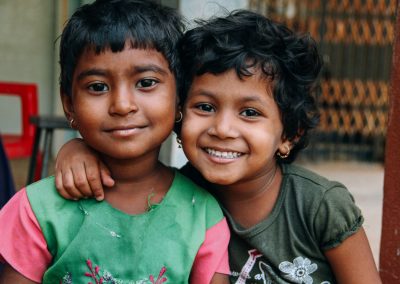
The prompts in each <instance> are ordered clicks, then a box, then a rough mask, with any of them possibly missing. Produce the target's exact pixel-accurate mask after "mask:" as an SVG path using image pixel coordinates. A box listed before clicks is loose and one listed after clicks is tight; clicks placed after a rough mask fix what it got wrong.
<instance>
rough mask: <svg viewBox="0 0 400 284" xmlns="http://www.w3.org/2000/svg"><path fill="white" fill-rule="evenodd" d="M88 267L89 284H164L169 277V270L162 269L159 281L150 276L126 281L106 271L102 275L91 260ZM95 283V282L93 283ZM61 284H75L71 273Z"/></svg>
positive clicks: (87, 264) (98, 267)
mask: <svg viewBox="0 0 400 284" xmlns="http://www.w3.org/2000/svg"><path fill="white" fill-rule="evenodd" d="M86 266H87V267H88V268H89V272H85V274H84V275H85V277H88V278H90V280H91V281H90V282H88V283H87V284H163V283H165V282H167V280H168V279H167V277H165V276H164V274H165V272H166V271H167V269H166V268H165V267H162V268H161V270H160V272H159V274H158V276H157V279H156V278H154V276H153V275H150V276H149V278H148V279H141V280H128V281H126V280H125V281H124V280H121V279H118V278H114V276H113V275H112V274H111V272H109V271H107V270H104V271H103V272H102V273H101V270H100V266H98V265H93V263H92V261H91V260H90V259H88V260H86ZM93 281H94V282H93ZM60 284H73V279H72V275H71V273H69V272H68V273H67V274H65V276H64V277H63V278H62V279H61V280H60Z"/></svg>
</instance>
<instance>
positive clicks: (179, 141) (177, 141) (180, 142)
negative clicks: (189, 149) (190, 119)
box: [176, 136, 182, 148]
mask: <svg viewBox="0 0 400 284" xmlns="http://www.w3.org/2000/svg"><path fill="white" fill-rule="evenodd" d="M176 143H178V148H182V140H181V138H179V137H178V136H176Z"/></svg>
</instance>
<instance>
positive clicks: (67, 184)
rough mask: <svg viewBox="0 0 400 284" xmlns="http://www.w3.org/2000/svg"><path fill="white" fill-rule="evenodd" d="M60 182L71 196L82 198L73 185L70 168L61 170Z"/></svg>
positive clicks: (76, 198) (75, 198)
mask: <svg viewBox="0 0 400 284" xmlns="http://www.w3.org/2000/svg"><path fill="white" fill-rule="evenodd" d="M62 183H63V185H64V188H65V190H66V191H67V193H68V194H69V195H70V196H72V197H73V199H74V200H78V199H82V198H84V196H83V195H82V193H81V192H80V191H79V190H78V188H77V187H76V186H75V182H74V176H73V173H72V170H71V169H68V170H66V171H63V176H62Z"/></svg>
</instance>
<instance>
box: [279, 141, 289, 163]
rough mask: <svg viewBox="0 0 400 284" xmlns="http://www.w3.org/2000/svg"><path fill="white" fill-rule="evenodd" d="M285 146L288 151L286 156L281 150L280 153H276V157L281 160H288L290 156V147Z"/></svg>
mask: <svg viewBox="0 0 400 284" xmlns="http://www.w3.org/2000/svg"><path fill="white" fill-rule="evenodd" d="M284 146H285V148H286V149H287V152H286V153H285V154H282V153H281V152H279V150H278V152H276V155H277V156H278V157H279V158H281V159H286V158H287V157H289V155H290V147H289V146H288V145H286V144H285V145H284Z"/></svg>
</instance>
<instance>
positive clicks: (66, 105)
mask: <svg viewBox="0 0 400 284" xmlns="http://www.w3.org/2000/svg"><path fill="white" fill-rule="evenodd" d="M61 102H62V106H63V109H64V113H65V117H66V118H67V120H68V121H71V120H72V119H75V112H74V107H73V104H72V97H71V96H68V95H67V94H65V93H61Z"/></svg>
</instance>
